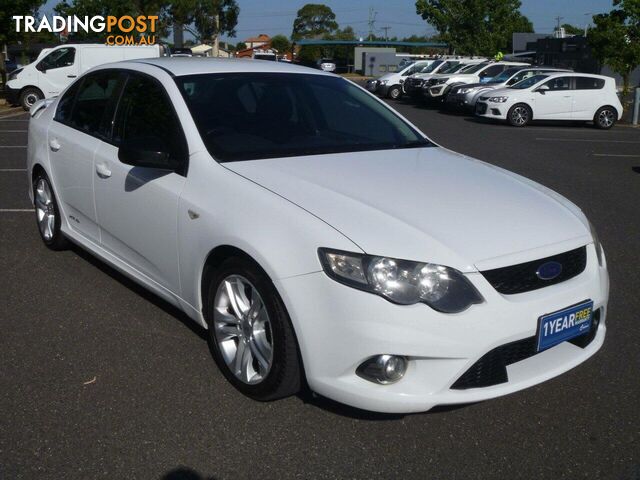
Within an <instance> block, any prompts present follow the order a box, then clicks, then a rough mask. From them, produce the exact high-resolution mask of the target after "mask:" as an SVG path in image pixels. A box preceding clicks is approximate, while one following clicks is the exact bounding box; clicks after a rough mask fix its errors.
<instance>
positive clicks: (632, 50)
mask: <svg viewBox="0 0 640 480" xmlns="http://www.w3.org/2000/svg"><path fill="white" fill-rule="evenodd" d="M613 5H614V7H617V8H614V9H613V10H611V12H609V13H602V14H600V15H595V16H594V17H593V23H594V25H595V26H594V27H592V28H591V30H589V33H588V36H587V38H588V41H589V45H591V49H592V51H593V55H594V56H595V57H596V58H597V59H598V61H599V62H600V63H601V64H606V65H608V66H609V67H611V68H612V70H613V71H614V72H616V73H618V74H620V76H621V77H622V81H623V84H624V93H625V94H626V93H628V92H629V77H630V75H631V72H632V71H633V70H635V69H636V68H637V67H638V66H639V65H640V0H614V1H613Z"/></svg>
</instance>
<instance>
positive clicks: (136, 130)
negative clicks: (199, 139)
mask: <svg viewBox="0 0 640 480" xmlns="http://www.w3.org/2000/svg"><path fill="white" fill-rule="evenodd" d="M113 140H114V142H115V143H116V144H118V145H119V144H122V143H123V142H127V143H128V144H131V145H135V146H136V147H139V148H142V149H146V150H155V151H162V152H168V153H169V154H170V156H171V158H172V159H173V160H174V163H175V160H178V161H185V162H186V155H187V145H186V140H185V138H184V134H183V132H182V127H181V126H180V121H179V120H178V117H177V116H176V113H175V111H174V109H173V105H172V103H171V100H170V99H169V97H168V95H167V94H166V92H165V90H164V88H163V87H162V86H161V85H160V84H159V83H157V82H156V81H154V80H153V79H151V78H149V77H146V76H144V75H131V76H130V77H129V80H128V81H127V83H126V85H125V87H124V91H123V92H122V97H121V99H120V103H119V106H118V113H117V116H116V125H115V129H114V134H113ZM167 166H168V167H171V168H172V169H173V168H174V167H175V165H171V166H170V165H167Z"/></svg>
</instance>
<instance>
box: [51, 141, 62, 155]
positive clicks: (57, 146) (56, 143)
mask: <svg viewBox="0 0 640 480" xmlns="http://www.w3.org/2000/svg"><path fill="white" fill-rule="evenodd" d="M60 147H62V145H60V142H59V141H58V139H57V138H52V139H51V140H49V148H50V149H51V151H53V152H57V151H58V150H60Z"/></svg>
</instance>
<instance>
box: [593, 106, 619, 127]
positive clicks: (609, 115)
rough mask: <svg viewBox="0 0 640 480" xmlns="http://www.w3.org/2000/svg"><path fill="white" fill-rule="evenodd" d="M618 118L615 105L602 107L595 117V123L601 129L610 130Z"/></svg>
mask: <svg viewBox="0 0 640 480" xmlns="http://www.w3.org/2000/svg"><path fill="white" fill-rule="evenodd" d="M617 120H618V112H617V111H616V110H615V109H614V108H613V107H602V108H600V109H599V110H598V111H597V112H596V114H595V116H594V117H593V123H594V125H595V126H596V128H599V129H601V130H609V129H610V128H611V127H613V126H614V125H615V124H616V121H617Z"/></svg>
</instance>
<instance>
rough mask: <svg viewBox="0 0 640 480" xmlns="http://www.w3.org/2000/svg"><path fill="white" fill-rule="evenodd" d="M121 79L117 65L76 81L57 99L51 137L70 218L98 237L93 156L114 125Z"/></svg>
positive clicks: (52, 156)
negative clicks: (112, 121)
mask: <svg viewBox="0 0 640 480" xmlns="http://www.w3.org/2000/svg"><path fill="white" fill-rule="evenodd" d="M122 79H123V77H122V75H121V74H120V73H118V72H117V71H115V70H99V71H97V72H95V73H91V74H89V75H87V76H85V77H84V78H82V79H81V80H79V81H78V82H76V83H75V84H74V85H72V86H71V88H70V89H69V90H67V92H65V94H64V95H63V96H62V98H60V101H59V102H58V107H57V109H56V113H55V116H54V121H53V122H52V123H51V127H50V128H49V132H48V138H47V142H48V144H49V159H50V164H51V174H52V176H53V182H54V185H55V188H56V194H57V195H58V199H59V200H60V202H61V206H62V210H63V214H64V215H65V217H66V220H67V223H68V225H69V227H70V228H71V229H72V230H74V231H75V232H77V233H80V234H81V235H83V236H84V237H86V238H88V239H89V240H92V241H94V242H96V243H98V241H99V231H98V226H97V224H96V211H95V203H94V198H93V156H94V154H95V152H96V150H97V149H98V146H99V145H100V143H101V139H102V138H104V137H105V135H106V133H107V132H108V130H109V129H110V124H111V117H112V115H113V109H114V108H115V97H116V96H117V93H118V89H119V88H120V86H121V82H122Z"/></svg>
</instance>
